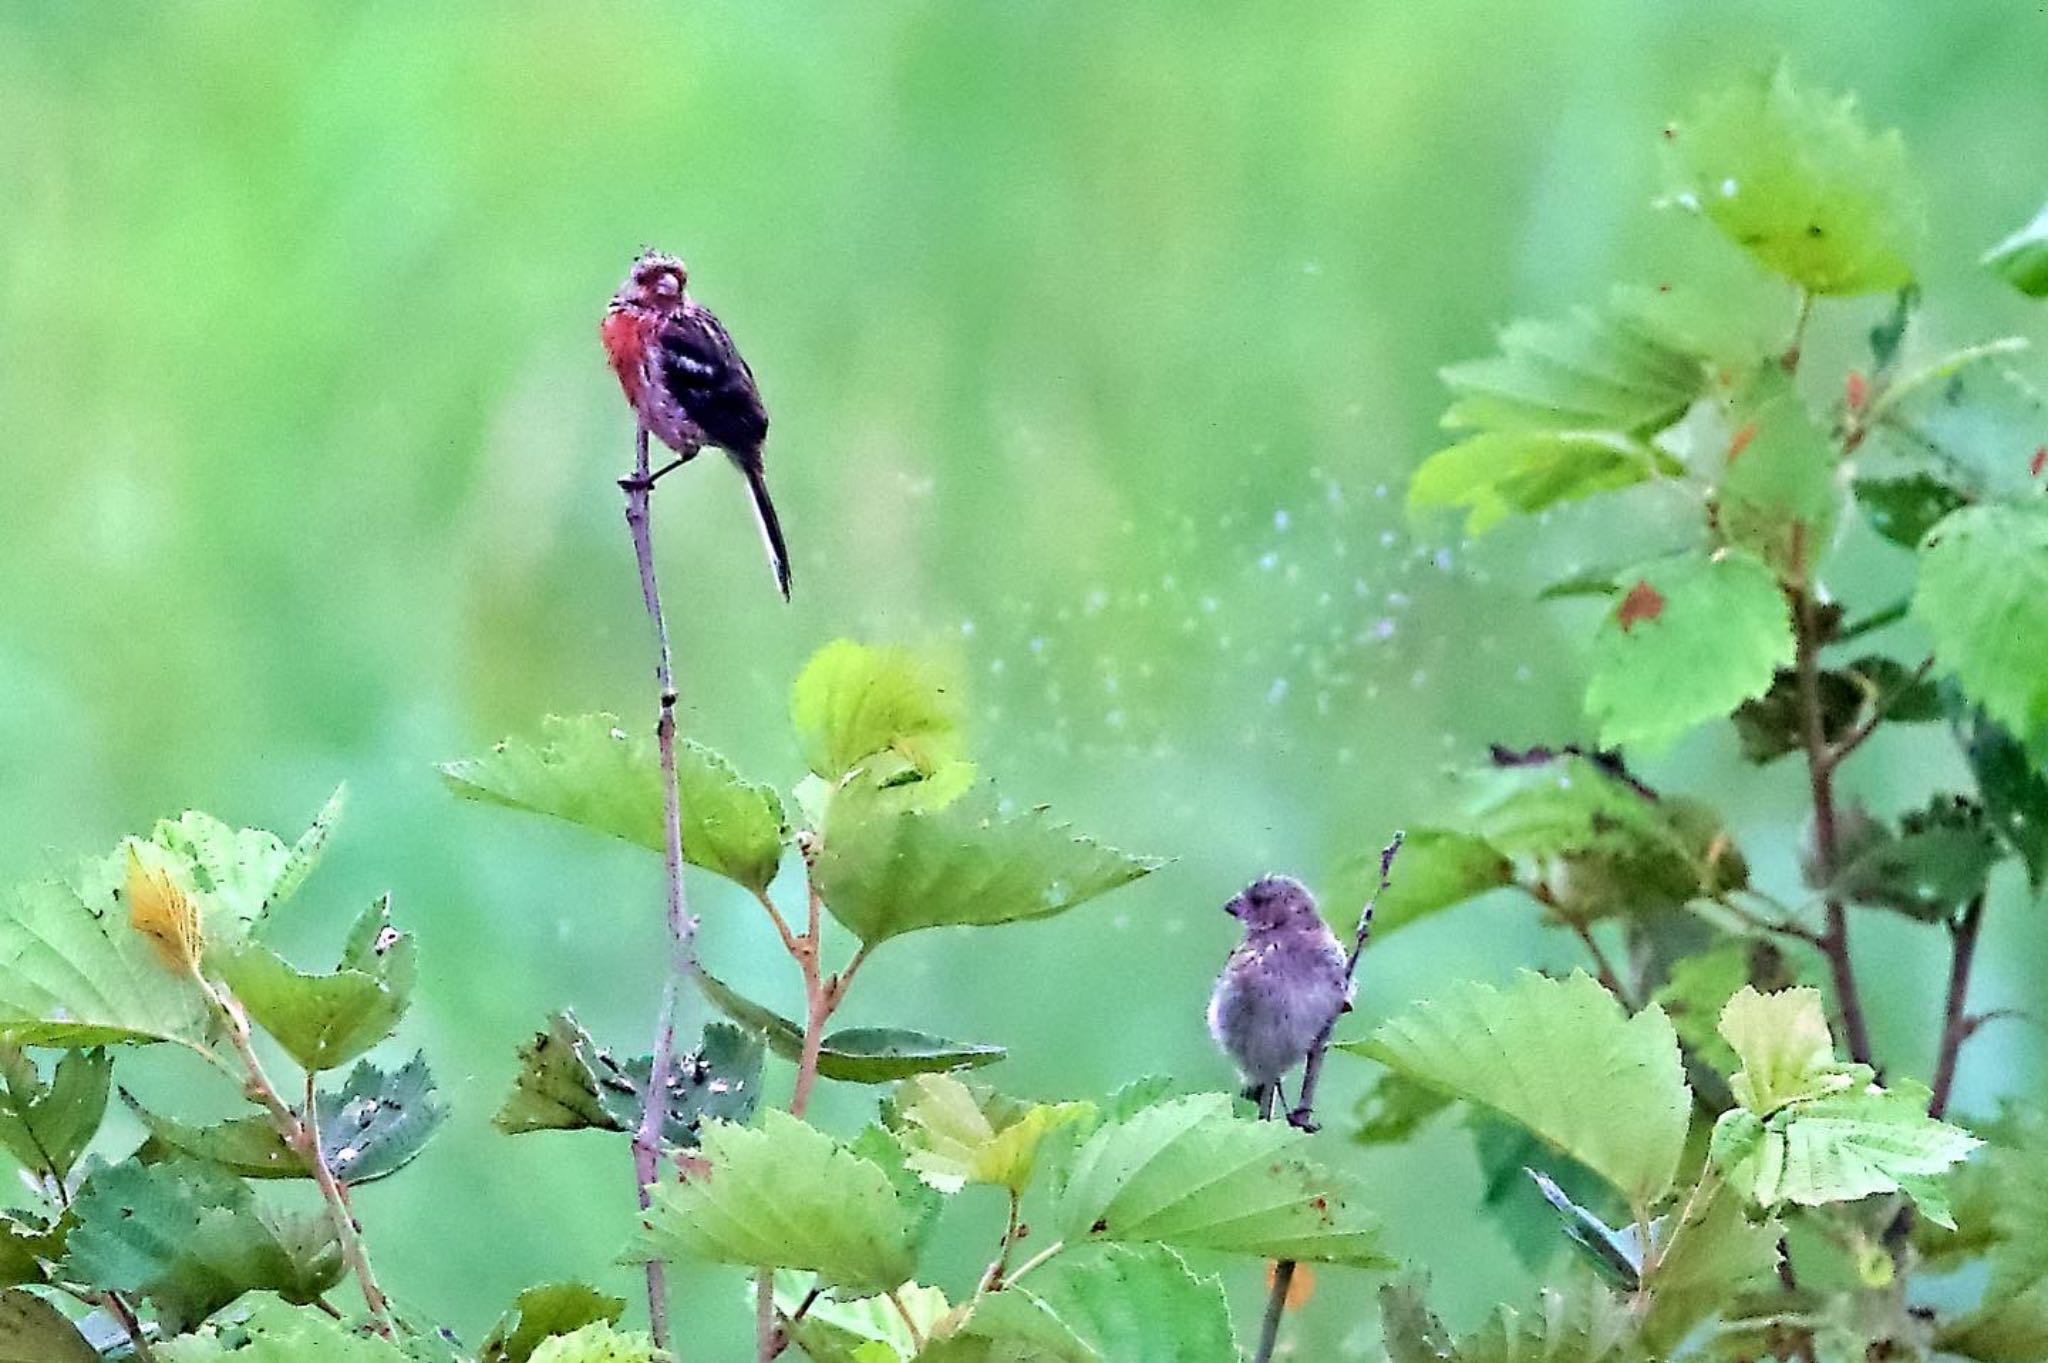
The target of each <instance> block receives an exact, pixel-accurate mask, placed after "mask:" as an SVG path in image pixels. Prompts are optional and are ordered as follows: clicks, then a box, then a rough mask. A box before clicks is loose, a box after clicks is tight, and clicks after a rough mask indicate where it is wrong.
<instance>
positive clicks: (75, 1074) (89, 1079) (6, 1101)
mask: <svg viewBox="0 0 2048 1363" xmlns="http://www.w3.org/2000/svg"><path fill="white" fill-rule="evenodd" d="M113 1072H114V1060H113V1057H112V1056H110V1055H108V1054H107V1053H106V1051H104V1050H98V1049H96V1050H90V1051H82V1050H70V1051H66V1052H65V1053H64V1054H63V1055H62V1056H60V1057H58V1060H57V1065H56V1068H55V1069H54V1070H52V1071H51V1074H50V1082H49V1083H47V1084H45V1083H44V1082H43V1078H42V1075H41V1074H39V1073H38V1072H37V1070H36V1064H35V1061H33V1060H31V1059H30V1058H29V1057H28V1056H27V1055H26V1054H24V1053H23V1051H22V1050H21V1048H20V1047H18V1046H15V1045H13V1044H12V1043H10V1042H8V1041H7V1040H5V1039H4V1038H0V1145H4V1146H6V1148H7V1151H8V1153H9V1154H11V1155H13V1156H14V1158H15V1159H16V1160H18V1161H20V1163H21V1165H22V1167H23V1168H24V1169H28V1170H31V1171H37V1172H41V1173H46V1174H48V1175H49V1176H50V1177H52V1178H54V1179H56V1180H57V1181H58V1182H60V1183H61V1182H63V1181H64V1179H66V1178H67V1177H69V1176H70V1173H71V1167H72V1166H73V1165H74V1164H76V1163H78V1157H79V1156H80V1155H82V1154H84V1153H85V1147H86V1146H87V1145H89V1144H91V1143H92V1138H93V1136H94V1135H95V1134H96V1133H97V1132H98V1131H99V1129H100V1118H101V1117H103V1116H104V1115H105V1114H106V1110H107V1089H108V1085H109V1083H110V1081H111V1079H112V1077H113Z"/></svg>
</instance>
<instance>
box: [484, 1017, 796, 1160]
mask: <svg viewBox="0 0 2048 1363" xmlns="http://www.w3.org/2000/svg"><path fill="white" fill-rule="evenodd" d="M519 1061H520V1069H519V1077H518V1079H517V1080H516V1081H515V1083H514V1088H513V1091H512V1095H511V1096H510V1097H509V1098H507V1099H506V1100H505V1103H504V1106H502V1107H500V1108H499V1109H498V1113H497V1115H496V1116H495V1117H493V1118H492V1119H491V1124H492V1125H493V1126H495V1127H497V1128H498V1130H500V1131H503V1132H505V1133H506V1134H507V1135H518V1134H520V1133H522V1132H527V1131H577V1130H583V1129H595V1130H599V1131H634V1130H637V1129H639V1126H640V1120H641V1116H642V1114H643V1113H644V1112H645V1111H646V1099H645V1093H646V1088H647V1084H648V1081H649V1079H650V1078H651V1076H652V1073H653V1059H652V1057H650V1056H641V1057H639V1058H638V1059H636V1060H632V1061H629V1062H627V1063H625V1064H621V1063H620V1062H619V1061H617V1060H616V1059H614V1058H613V1057H612V1055H611V1053H610V1052H609V1051H606V1050H604V1049H602V1048H601V1047H599V1046H598V1044H597V1043H596V1042H595V1041H593V1040H592V1039H591V1037H590V1034H589V1033H588V1032H586V1031H584V1030H583V1028H582V1026H581V1025H580V1024H578V1023H577V1021H576V1019H575V1017H574V1015H572V1014H570V1013H567V1012H561V1013H554V1014H551V1015H550V1016H549V1018H548V1030H547V1031H545V1032H541V1033H539V1034H537V1035H536V1036H535V1037H534V1039H533V1040H532V1041H530V1042H528V1043H527V1044H526V1045H524V1046H522V1047H520V1049H519ZM760 1091H761V1045H760V1042H759V1041H758V1040H757V1039H756V1038H755V1037H754V1036H753V1035H751V1034H750V1033H747V1032H743V1031H741V1030H740V1029H739V1028H736V1027H728V1026H726V1025H725V1024H723V1023H717V1022H714V1023H711V1024H709V1025H708V1026H706V1027H705V1029H704V1035H703V1039H702V1040H701V1041H700V1042H699V1044H698V1047H697V1049H696V1050H694V1051H692V1052H690V1053H688V1054H685V1055H681V1056H678V1057H677V1058H676V1063H675V1072H674V1074H673V1075H672V1076H671V1078H670V1083H669V1094H668V1111H667V1113H666V1117H665V1121H664V1124H663V1128H662V1138H663V1139H664V1140H666V1141H667V1142H668V1143H669V1144H671V1145H675V1146H680V1147H683V1148H689V1147H691V1146H694V1145H695V1144H696V1143H697V1137H698V1132H699V1128H700V1127H701V1126H702V1124H703V1123H704V1122H705V1121H706V1120H708V1119H715V1120H720V1121H745V1120H746V1119H747V1117H748V1116H749V1115H751V1114H752V1112H753V1110H754V1104H755V1103H756V1102H757V1101H758V1100H759V1098H760Z"/></svg>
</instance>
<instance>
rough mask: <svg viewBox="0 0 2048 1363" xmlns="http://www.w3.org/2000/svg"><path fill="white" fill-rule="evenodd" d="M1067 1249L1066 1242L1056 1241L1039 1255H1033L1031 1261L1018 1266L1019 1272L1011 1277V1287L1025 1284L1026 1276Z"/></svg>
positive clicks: (1028, 1260)
mask: <svg viewBox="0 0 2048 1363" xmlns="http://www.w3.org/2000/svg"><path fill="white" fill-rule="evenodd" d="M1066 1247H1067V1242H1066V1241H1064V1240H1055V1241H1053V1242H1052V1243H1051V1244H1049V1245H1047V1246H1046V1247H1045V1248H1044V1249H1042V1250H1040V1251H1038V1253H1036V1254H1034V1255H1032V1256H1031V1257H1030V1258H1029V1259H1026V1260H1025V1261H1024V1262H1023V1263H1021V1264H1019V1265H1017V1271H1016V1272H1015V1273H1012V1274H1011V1275H1010V1286H1012V1287H1015V1286H1016V1285H1017V1284H1018V1283H1021V1282H1023V1281H1024V1277H1025V1275H1026V1274H1028V1273H1030V1272H1031V1270H1032V1269H1034V1268H1037V1267H1038V1266H1039V1265H1040V1264H1042V1263H1044V1262H1045V1261H1046V1260H1047V1259H1050V1258H1052V1256H1053V1255H1055V1254H1058V1253H1059V1252H1060V1251H1061V1250H1063V1249H1065V1248H1066Z"/></svg>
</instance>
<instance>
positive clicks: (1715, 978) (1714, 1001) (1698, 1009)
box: [1651, 941, 1750, 1074]
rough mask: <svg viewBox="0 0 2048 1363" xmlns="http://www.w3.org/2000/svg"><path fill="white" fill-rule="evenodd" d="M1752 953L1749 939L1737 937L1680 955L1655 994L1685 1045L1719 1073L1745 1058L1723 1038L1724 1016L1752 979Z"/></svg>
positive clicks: (1733, 1067)
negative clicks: (1721, 1028)
mask: <svg viewBox="0 0 2048 1363" xmlns="http://www.w3.org/2000/svg"><path fill="white" fill-rule="evenodd" d="M1749 953H1750V944H1749V943H1747V942H1742V941H1732V942H1724V943H1722V944H1721V945H1720V946H1717V947H1714V948H1713V949H1712V950H1709V951H1696V952H1691V953H1689V954H1687V955H1684V956H1681V957H1679V958H1678V960H1677V961H1675V962H1673V963H1672V966H1671V973H1670V975H1669V976H1668V977H1667V978H1666V979H1665V981H1664V983H1663V984H1661V985H1659V986H1658V987H1657V991H1656V993H1654V994H1653V995H1652V996H1651V999H1652V1001H1653V1002H1655V1003H1656V1005H1657V1006H1658V1007H1659V1008H1662V1009H1663V1010H1664V1015H1665V1016H1666V1017H1668V1018H1670V1019H1671V1027H1672V1030H1674V1031H1676V1032H1677V1033H1678V1039H1679V1041H1681V1042H1682V1043H1684V1045H1685V1048H1686V1049H1687V1050H1688V1051H1690V1052H1691V1053H1692V1054H1693V1055H1695V1056H1697V1057H1698V1058H1699V1059H1700V1061H1701V1062H1702V1063H1704V1064H1705V1065H1707V1066H1708V1067H1709V1068H1710V1069H1712V1070H1714V1071H1715V1072H1716V1073H1719V1074H1732V1073H1733V1072H1734V1071H1735V1070H1737V1069H1738V1068H1740V1067H1741V1063H1742V1062H1741V1061H1740V1060H1738V1059H1737V1058H1736V1055H1735V1052H1734V1051H1733V1050H1731V1049H1730V1048H1729V1046H1728V1043H1727V1042H1726V1041H1725V1040H1723V1039H1722V1037H1721V1030H1720V1021H1721V1010H1722V1009H1724V1008H1726V1007H1727V1006H1728V1000H1729V999H1731V998H1733V997H1735V993H1736V991H1737V990H1739V989H1741V988H1742V987H1743V986H1745V985H1747V984H1748V983H1749Z"/></svg>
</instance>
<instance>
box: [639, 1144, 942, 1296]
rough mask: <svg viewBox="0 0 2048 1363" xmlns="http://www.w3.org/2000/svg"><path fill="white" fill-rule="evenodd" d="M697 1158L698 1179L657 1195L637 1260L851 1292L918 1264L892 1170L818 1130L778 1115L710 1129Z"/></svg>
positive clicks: (880, 1285) (882, 1286) (897, 1278)
mask: <svg viewBox="0 0 2048 1363" xmlns="http://www.w3.org/2000/svg"><path fill="white" fill-rule="evenodd" d="M699 1154H700V1155H701V1157H702V1159H703V1160H704V1163H705V1165H706V1166H707V1172H706V1173H705V1174H704V1175H703V1176H701V1177H696V1178H692V1179H690V1180H689V1181H688V1182H684V1183H672V1184H670V1183H665V1184H662V1185H660V1186H659V1187H658V1188H657V1189H656V1190H655V1195H654V1196H655V1201H654V1206H653V1208H652V1209H651V1210H650V1211H649V1213H648V1228H647V1233H646V1235H645V1237H644V1238H643V1240H642V1242H641V1243H639V1244H637V1245H636V1246H635V1247H634V1249H633V1250H632V1251H631V1254H632V1255H633V1257H643V1258H644V1257H654V1258H670V1257H674V1256H676V1255H689V1256H691V1257H693V1258H698V1259H706V1260H710V1261H711V1262H713V1263H724V1264H737V1265H741V1266H743V1267H758V1266H762V1265H768V1266H772V1267H776V1268H793V1269H804V1270H807V1271H809V1272H812V1273H816V1274H817V1275H818V1277H819V1280H820V1281H821V1282H822V1283H824V1284H825V1285H826V1286H828V1287H835V1288H842V1289H845V1290H847V1291H849V1292H852V1293H854V1294H857V1295H859V1294H869V1293H876V1292H885V1291H888V1290H889V1289H891V1288H893V1287H895V1286H897V1285H898V1284H900V1283H902V1282H904V1281H905V1280H907V1279H908V1278H909V1277H910V1276H911V1273H912V1271H913V1269H914V1268H915V1267H916V1259H917V1243H916V1238H915V1235H916V1229H917V1228H916V1226H915V1224H914V1216H913V1208H911V1207H910V1206H909V1205H907V1204H906V1203H905V1201H904V1200H903V1199H902V1198H901V1197H900V1196H899V1195H898V1193H897V1190H896V1187H895V1185H894V1184H893V1183H892V1182H891V1181H890V1179H889V1175H888V1173H887V1172H886V1171H885V1170H884V1169H883V1168H882V1167H881V1166H880V1165H878V1164H876V1163H874V1162H873V1161H871V1160H868V1159H864V1158H862V1157H861V1156H860V1155H857V1154H855V1153H854V1152H853V1151H852V1150H850V1149H848V1148H847V1147H845V1146H843V1145H841V1144H839V1143H838V1142H836V1141H834V1140H833V1139H832V1138H831V1137H830V1136H827V1135H825V1134H824V1133H823V1132H821V1131H819V1130H817V1129H816V1128H815V1127H812V1126H808V1125H806V1124H805V1123H803V1122H802V1121H799V1120H798V1119H797V1118H795V1117H791V1116H789V1115H788V1114H787V1113H784V1112H781V1111H778V1110H775V1109H770V1110H768V1111H767V1112H766V1113H764V1114H763V1124H762V1126H761V1127H760V1128H758V1129H752V1128H747V1127H740V1126H733V1125H731V1124H729V1123H725V1122H711V1123H707V1124H706V1125H705V1127H704V1130H703V1142H702V1145H701V1146H700V1148H699Z"/></svg>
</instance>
